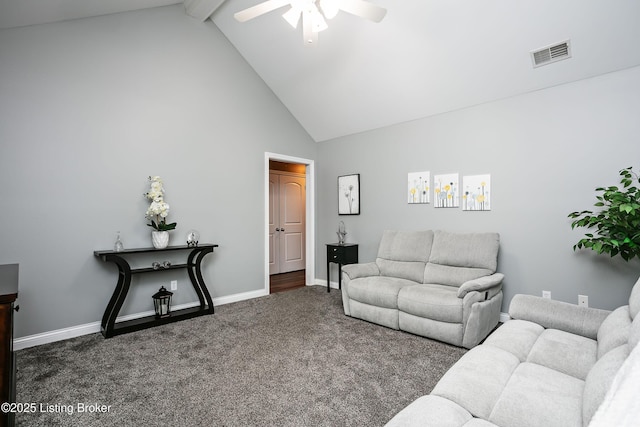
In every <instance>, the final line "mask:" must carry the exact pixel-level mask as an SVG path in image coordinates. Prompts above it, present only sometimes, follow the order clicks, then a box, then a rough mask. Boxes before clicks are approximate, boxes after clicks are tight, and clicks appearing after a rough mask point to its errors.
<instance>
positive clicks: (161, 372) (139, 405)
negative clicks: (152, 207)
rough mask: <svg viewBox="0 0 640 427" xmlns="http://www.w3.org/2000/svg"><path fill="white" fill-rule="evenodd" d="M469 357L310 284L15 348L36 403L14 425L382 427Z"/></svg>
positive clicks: (25, 396) (21, 379) (23, 397)
mask: <svg viewBox="0 0 640 427" xmlns="http://www.w3.org/2000/svg"><path fill="white" fill-rule="evenodd" d="M464 353H465V350H464V349H461V348H457V347H453V346H450V345H447V344H443V343H440V342H436V341H432V340H429V339H425V338H421V337H417V336H414V335H410V334H407V333H403V332H399V331H394V330H391V329H387V328H384V327H381V326H377V325H373V324H370V323H367V322H364V321H361V320H357V319H352V318H350V317H347V316H345V315H344V313H343V310H342V300H341V296H340V292H339V291H332V292H331V293H330V294H327V292H326V289H325V288H322V287H319V286H312V287H305V288H301V289H297V290H293V291H288V292H283V293H278V294H272V295H269V296H266V297H262V298H257V299H253V300H249V301H242V302H238V303H233V304H227V305H223V306H220V307H216V313H215V314H214V315H213V316H203V317H199V318H196V319H191V320H186V321H182V322H177V323H173V324H169V325H165V326H162V327H156V328H152V329H147V330H145V331H140V332H135V333H131V334H127V335H121V336H118V337H115V338H111V339H108V340H105V339H104V338H103V337H102V335H100V334H94V335H87V336H83V337H78V338H73V339H70V340H66V341H61V342H57V343H52V344H46V345H42V346H38V347H33V348H29V349H24V350H21V351H18V352H17V357H18V378H17V401H18V402H34V403H36V404H37V405H38V409H37V411H36V413H22V414H18V415H17V416H16V424H17V425H19V426H34V427H36V426H48V427H49V426H65V427H66V426H83V427H88V426H165V425H169V426H263V425H264V426H298V427H299V426H380V425H384V424H385V423H386V422H387V421H388V420H389V419H390V418H391V417H393V415H395V414H396V413H397V412H398V411H399V410H400V409H402V408H403V407H404V406H406V405H407V404H409V403H410V402H411V401H413V400H414V399H415V398H417V397H418V396H421V395H423V394H426V393H428V392H429V391H430V390H431V389H432V388H433V386H434V385H435V384H436V382H437V381H438V379H439V378H440V377H441V376H442V375H443V374H444V372H445V371H446V370H447V369H448V368H449V367H450V366H451V365H452V364H453V363H454V362H456V361H457V360H458V359H459V358H460V357H461V356H462V355H463V354H464ZM78 404H84V405H85V408H86V409H90V408H91V406H89V405H96V404H97V405H105V406H106V405H110V408H109V410H108V412H105V413H97V412H93V413H92V412H86V411H85V412H78ZM56 405H58V406H56ZM69 408H71V409H72V410H73V413H69V412H70V411H69ZM42 409H43V410H45V411H46V410H48V411H49V412H41V410H42Z"/></svg>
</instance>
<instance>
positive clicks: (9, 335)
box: [0, 264, 20, 427]
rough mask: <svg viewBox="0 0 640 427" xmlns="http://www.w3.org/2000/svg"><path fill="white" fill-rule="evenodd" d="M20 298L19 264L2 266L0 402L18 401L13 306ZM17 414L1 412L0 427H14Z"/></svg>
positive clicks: (0, 272) (0, 294)
mask: <svg viewBox="0 0 640 427" xmlns="http://www.w3.org/2000/svg"><path fill="white" fill-rule="evenodd" d="M17 298H18V264H6V265H0V400H2V403H5V402H9V403H13V402H15V401H16V357H15V354H14V352H13V311H14V310H16V311H17V310H18V309H19V308H20V307H19V306H16V307H15V309H14V307H13V304H14V302H15V300H16V299H17ZM14 422H15V414H14V413H13V412H7V413H5V412H0V426H1V427H4V426H13V425H14Z"/></svg>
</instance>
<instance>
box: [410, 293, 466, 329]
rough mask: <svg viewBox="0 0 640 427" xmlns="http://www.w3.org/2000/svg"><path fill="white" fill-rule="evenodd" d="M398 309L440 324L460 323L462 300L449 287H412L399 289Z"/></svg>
mask: <svg viewBox="0 0 640 427" xmlns="http://www.w3.org/2000/svg"><path fill="white" fill-rule="evenodd" d="M398 308H399V309H400V310H401V311H404V312H405V313H409V314H413V315H415V316H419V317H424V318H427V319H434V320H439V321H442V322H450V323H462V298H458V295H457V290H456V289H455V288H452V287H451V286H442V285H430V284H428V285H413V286H407V287H404V288H402V289H400V292H399V293H398Z"/></svg>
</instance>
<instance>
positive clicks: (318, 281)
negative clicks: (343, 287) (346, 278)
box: [314, 279, 338, 289]
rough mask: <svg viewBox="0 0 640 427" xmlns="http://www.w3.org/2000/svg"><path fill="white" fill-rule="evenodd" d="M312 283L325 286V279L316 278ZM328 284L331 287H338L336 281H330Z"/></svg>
mask: <svg viewBox="0 0 640 427" xmlns="http://www.w3.org/2000/svg"><path fill="white" fill-rule="evenodd" d="M314 284H315V285H318V286H324V287H325V288H326V287H327V281H326V280H323V279H316V282H315V283H314ZM330 286H331V289H338V282H330Z"/></svg>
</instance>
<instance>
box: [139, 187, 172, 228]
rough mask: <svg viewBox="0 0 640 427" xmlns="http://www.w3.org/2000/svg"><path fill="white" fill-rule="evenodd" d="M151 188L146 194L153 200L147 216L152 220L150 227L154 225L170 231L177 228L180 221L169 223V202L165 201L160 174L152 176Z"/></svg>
mask: <svg viewBox="0 0 640 427" xmlns="http://www.w3.org/2000/svg"><path fill="white" fill-rule="evenodd" d="M149 181H150V182H151V190H150V191H149V192H148V193H145V194H144V196H145V197H146V198H147V199H149V200H151V204H150V205H149V208H148V209H147V212H146V214H145V218H147V219H148V220H151V223H150V224H147V225H148V226H149V227H153V228H154V229H156V230H158V231H169V230H173V229H175V228H176V225H178V223H176V222H172V223H171V224H167V216H168V215H169V204H168V203H167V202H165V201H164V187H163V186H162V179H161V178H160V177H159V176H150V177H149Z"/></svg>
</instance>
